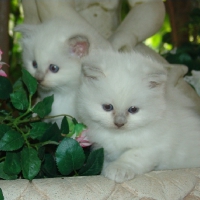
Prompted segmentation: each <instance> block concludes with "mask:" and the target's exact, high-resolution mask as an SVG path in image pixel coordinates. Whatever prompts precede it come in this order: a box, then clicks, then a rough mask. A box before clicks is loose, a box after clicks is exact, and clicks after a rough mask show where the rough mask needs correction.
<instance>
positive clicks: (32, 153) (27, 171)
mask: <svg viewBox="0 0 200 200" xmlns="http://www.w3.org/2000/svg"><path fill="white" fill-rule="evenodd" d="M40 166H41V160H40V159H39V158H38V155H37V151H36V150H35V149H33V148H28V147H24V148H23V150H22V151H21V167H22V174H23V177H24V178H25V179H28V180H32V179H33V178H34V177H35V176H36V175H37V174H38V173H39V171H40Z"/></svg>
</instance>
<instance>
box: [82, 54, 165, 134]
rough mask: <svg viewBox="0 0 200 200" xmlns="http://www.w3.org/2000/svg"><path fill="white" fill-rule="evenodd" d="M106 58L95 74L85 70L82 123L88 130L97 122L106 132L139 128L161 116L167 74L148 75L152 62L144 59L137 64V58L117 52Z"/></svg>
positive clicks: (93, 71)
mask: <svg viewBox="0 0 200 200" xmlns="http://www.w3.org/2000/svg"><path fill="white" fill-rule="evenodd" d="M104 56H105V59H104V62H103V63H102V62H101V63H100V66H101V67H100V70H99V68H98V69H95V70H96V72H95V70H94V68H93V69H92V67H89V68H88V67H87V66H86V67H85V69H83V71H84V74H85V77H83V85H82V87H81V89H80V103H81V104H80V105H79V110H80V111H79V112H80V116H82V120H83V122H84V123H86V125H88V126H89V127H90V124H92V123H96V124H99V125H100V126H101V127H104V128H106V129H115V130H119V131H124V130H133V129H137V128H139V127H142V126H145V125H146V124H149V123H152V122H153V121H156V120H157V119H159V118H160V117H162V114H163V112H164V110H165V100H164V94H163V90H164V87H163V84H162V83H161V82H163V81H164V79H165V77H162V76H165V75H163V74H162V75H158V77H156V76H157V74H154V75H155V77H154V75H153V77H150V76H149V75H147V74H149V72H146V71H145V70H146V67H149V68H151V63H150V64H149V63H148V62H146V61H143V60H141V59H142V57H141V58H140V57H139V59H138V61H137V60H136V59H134V57H135V56H136V55H133V56H132V55H130V56H123V55H119V54H118V53H116V55H109V56H110V57H107V56H106V53H105V54H104ZM131 56H132V57H133V58H131ZM136 57H137V56H136ZM106 59H107V60H106ZM95 65H98V62H96V63H95ZM146 65H147V66H146ZM153 67H154V66H153ZM83 68H84V67H83ZM142 68H144V70H143V69H142ZM147 71H148V70H147ZM161 71H162V70H161ZM153 73H154V72H153ZM159 73H160V72H159ZM150 74H151V72H150ZM159 76H161V77H159ZM91 77H92V78H91Z"/></svg>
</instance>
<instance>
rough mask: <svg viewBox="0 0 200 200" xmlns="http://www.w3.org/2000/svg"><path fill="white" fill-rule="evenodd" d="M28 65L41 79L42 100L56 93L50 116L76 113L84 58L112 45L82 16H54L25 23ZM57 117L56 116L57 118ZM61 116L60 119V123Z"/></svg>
mask: <svg viewBox="0 0 200 200" xmlns="http://www.w3.org/2000/svg"><path fill="white" fill-rule="evenodd" d="M15 30H16V31H19V32H22V34H23V39H22V47H23V62H24V67H25V68H26V69H27V70H28V71H29V72H30V73H31V74H32V75H33V76H34V77H35V78H36V79H37V80H38V83H39V87H38V94H39V97H40V98H41V99H43V98H44V97H46V96H50V95H52V94H54V103H53V106H52V112H51V113H50V115H58V114H68V115H71V116H73V117H77V115H76V112H75V106H76V105H75V103H74V100H75V91H76V89H77V87H78V85H79V77H80V71H81V57H83V56H85V55H87V54H88V53H90V52H91V51H92V50H93V49H98V48H102V49H104V48H110V44H109V43H108V42H107V41H106V40H105V39H103V38H102V37H101V36H100V35H99V34H98V33H97V32H96V31H95V30H94V29H92V27H90V26H89V25H88V24H87V23H86V22H85V21H82V20H80V19H78V20H75V18H74V20H72V21H69V20H67V19H54V20H51V21H47V22H44V23H42V24H39V25H28V24H22V25H19V26H17V27H16V28H15ZM54 120H55V119H54ZM60 121H61V119H59V120H57V122H58V124H60Z"/></svg>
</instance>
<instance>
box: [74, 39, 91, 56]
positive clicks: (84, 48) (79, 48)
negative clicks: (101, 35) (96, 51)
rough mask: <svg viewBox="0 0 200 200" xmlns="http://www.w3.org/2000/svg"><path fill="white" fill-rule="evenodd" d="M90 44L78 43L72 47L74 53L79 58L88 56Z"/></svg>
mask: <svg viewBox="0 0 200 200" xmlns="http://www.w3.org/2000/svg"><path fill="white" fill-rule="evenodd" d="M88 51H89V43H88V42H86V41H82V42H76V43H75V44H73V45H72V53H73V54H76V55H77V56H78V57H80V58H81V57H83V56H85V55H87V54H88Z"/></svg>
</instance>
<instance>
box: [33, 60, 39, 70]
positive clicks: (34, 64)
mask: <svg viewBox="0 0 200 200" xmlns="http://www.w3.org/2000/svg"><path fill="white" fill-rule="evenodd" d="M32 65H33V67H34V68H38V65H37V62H36V61H35V60H34V61H33V62H32Z"/></svg>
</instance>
